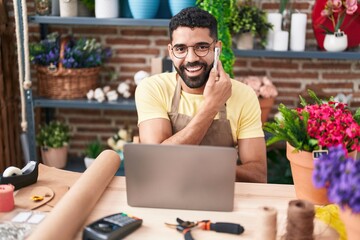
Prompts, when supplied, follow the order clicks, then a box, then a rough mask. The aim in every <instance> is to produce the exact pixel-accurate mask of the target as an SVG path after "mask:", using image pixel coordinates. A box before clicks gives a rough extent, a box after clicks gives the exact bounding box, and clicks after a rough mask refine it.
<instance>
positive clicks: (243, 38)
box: [236, 32, 254, 50]
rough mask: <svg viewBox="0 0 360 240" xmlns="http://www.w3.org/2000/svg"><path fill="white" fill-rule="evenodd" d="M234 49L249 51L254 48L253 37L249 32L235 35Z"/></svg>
mask: <svg viewBox="0 0 360 240" xmlns="http://www.w3.org/2000/svg"><path fill="white" fill-rule="evenodd" d="M236 47H237V49H241V50H251V49H253V48H254V35H253V34H252V33H250V32H248V33H241V34H238V35H237V38H236Z"/></svg>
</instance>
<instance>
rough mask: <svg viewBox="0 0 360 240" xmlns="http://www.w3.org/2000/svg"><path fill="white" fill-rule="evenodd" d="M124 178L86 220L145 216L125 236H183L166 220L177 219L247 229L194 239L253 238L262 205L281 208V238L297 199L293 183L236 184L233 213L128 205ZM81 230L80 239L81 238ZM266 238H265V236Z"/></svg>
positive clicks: (112, 185) (205, 233)
mask: <svg viewBox="0 0 360 240" xmlns="http://www.w3.org/2000/svg"><path fill="white" fill-rule="evenodd" d="M125 181H126V179H125V177H115V178H114V179H113V181H112V182H111V183H110V185H109V186H108V188H107V190H106V191H105V194H104V195H103V196H102V197H101V199H100V201H99V202H98V203H97V205H96V207H95V209H94V210H93V212H92V213H91V215H90V216H89V217H88V219H87V223H90V222H92V221H95V220H96V219H98V218H99V217H101V216H105V215H107V214H111V213H115V212H125V213H128V214H132V215H134V216H137V217H140V218H142V219H143V226H142V227H141V228H140V229H138V230H136V231H135V232H133V233H132V234H131V235H129V236H128V237H127V238H126V239H157V240H160V239H164V240H165V239H166V240H168V239H183V236H182V235H181V234H180V233H179V232H177V231H176V230H175V229H171V228H169V227H167V226H165V224H164V223H165V222H168V223H175V222H176V221H175V220H176V218H177V217H179V218H181V219H183V220H190V221H199V220H205V219H207V220H211V221H212V222H234V223H239V224H241V225H242V226H243V227H244V228H245V232H244V233H243V234H242V235H231V234H224V233H216V232H213V231H203V230H200V229H196V230H193V232H192V235H193V237H194V238H195V239H251V240H254V233H255V231H257V230H258V229H259V226H258V223H259V215H258V214H257V211H258V210H259V208H261V207H263V206H268V207H274V208H276V209H277V211H278V215H277V218H278V239H280V237H281V235H283V234H284V233H285V232H286V229H285V228H286V221H287V220H286V217H287V207H288V202H289V201H290V200H293V199H296V197H295V190H294V186H293V185H280V184H256V183H236V186H235V201H234V202H235V204H234V210H233V211H232V212H214V211H192V210H174V209H155V208H138V207H130V206H128V205H127V200H126V186H125ZM315 227H316V228H317V229H318V230H319V231H318V232H322V235H321V237H320V236H318V237H317V238H316V239H327V240H331V239H337V237H335V238H332V237H331V236H334V235H335V236H336V234H335V233H334V231H333V230H332V229H331V230H330V229H327V230H329V231H327V230H326V231H325V232H323V230H324V229H326V226H324V225H323V224H322V223H321V222H319V221H316V222H315ZM81 236H82V235H81V233H79V234H78V236H77V239H81ZM264 240H265V239H264Z"/></svg>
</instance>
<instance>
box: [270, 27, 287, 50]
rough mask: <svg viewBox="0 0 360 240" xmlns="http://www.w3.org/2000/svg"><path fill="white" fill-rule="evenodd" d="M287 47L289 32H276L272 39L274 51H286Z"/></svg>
mask: <svg viewBox="0 0 360 240" xmlns="http://www.w3.org/2000/svg"><path fill="white" fill-rule="evenodd" d="M288 45H289V32H287V31H277V32H275V37H274V47H273V50H274V51H287V50H288Z"/></svg>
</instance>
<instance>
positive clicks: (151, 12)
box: [129, 0, 160, 19]
mask: <svg viewBox="0 0 360 240" xmlns="http://www.w3.org/2000/svg"><path fill="white" fill-rule="evenodd" d="M159 6H160V0H129V8H130V11H131V13H132V16H133V17H134V18H135V19H151V18H154V17H155V16H156V14H157V11H158V9H159Z"/></svg>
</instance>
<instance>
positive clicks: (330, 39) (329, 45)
mask: <svg viewBox="0 0 360 240" xmlns="http://www.w3.org/2000/svg"><path fill="white" fill-rule="evenodd" d="M347 46H348V38H347V35H346V34H345V33H344V32H336V33H334V34H326V35H325V39H324V48H325V50H326V51H328V52H342V51H344V50H345V49H346V48H347Z"/></svg>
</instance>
